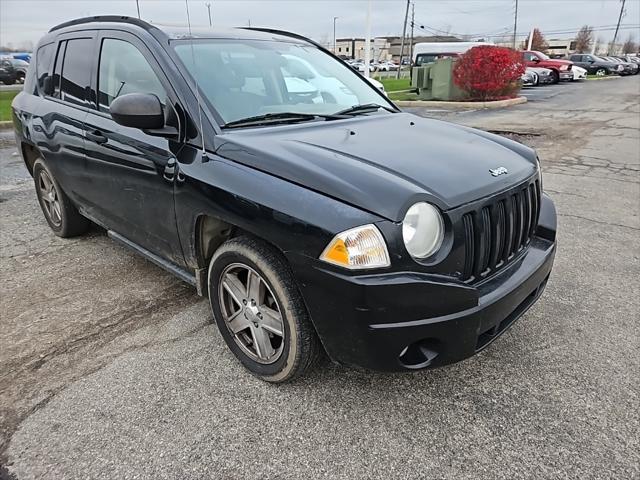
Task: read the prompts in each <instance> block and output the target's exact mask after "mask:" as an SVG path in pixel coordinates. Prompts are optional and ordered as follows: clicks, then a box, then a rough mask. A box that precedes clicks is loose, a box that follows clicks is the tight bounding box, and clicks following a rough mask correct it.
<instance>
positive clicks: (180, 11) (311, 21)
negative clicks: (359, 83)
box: [0, 0, 640, 48]
mask: <svg viewBox="0 0 640 480" xmlns="http://www.w3.org/2000/svg"><path fill="white" fill-rule="evenodd" d="M207 1H208V2H210V3H211V4H212V6H211V11H212V16H213V24H214V27H215V26H219V27H233V26H243V25H247V24H248V23H249V22H250V23H251V25H253V26H268V27H272V28H281V29H285V30H290V31H294V32H297V33H301V34H303V35H306V36H309V37H312V38H314V39H315V40H319V41H322V42H330V41H331V40H332V38H333V17H334V16H337V17H339V18H338V20H337V23H336V25H337V36H338V37H352V36H364V33H365V16H366V10H367V0H274V1H272V0H189V8H190V11H191V23H192V25H208V17H207V8H206V5H205V4H206V3H207ZM139 4H140V14H141V17H142V19H143V20H147V21H151V22H154V23H165V24H174V25H175V24H180V25H186V13H185V12H186V11H185V1H184V0H139ZM514 4H515V1H514V0H446V1H437V0H415V23H416V25H424V26H426V27H427V29H428V30H426V34H432V33H433V32H440V31H448V32H452V33H454V34H456V33H457V34H470V35H475V36H484V37H487V36H494V35H497V34H499V33H504V32H507V31H509V32H510V31H512V30H513V10H514ZM405 5H406V2H405V1H404V0H373V1H372V24H373V27H372V34H373V35H374V36H380V35H398V34H400V33H401V32H402V22H403V19H404V6H405ZM620 5H621V4H620V0H519V16H518V17H519V19H518V32H519V33H521V34H522V36H523V37H524V36H526V32H527V31H528V30H530V29H531V28H532V27H534V26H536V27H539V28H540V29H541V30H542V32H543V33H544V34H545V35H546V37H547V38H570V37H573V36H574V34H573V33H571V32H570V31H575V30H578V29H579V28H580V26H582V25H584V24H589V25H593V26H596V27H601V30H602V31H600V32H598V34H597V35H599V36H601V37H602V39H603V40H604V41H606V40H610V39H611V38H612V37H613V30H614V29H615V24H616V22H617V21H618V15H619V13H620ZM101 14H118V15H130V16H136V15H137V12H136V2H135V0H66V1H55V0H0V44H2V45H8V44H12V45H13V46H14V47H16V48H24V47H23V46H24V44H25V42H29V41H31V42H33V43H34V44H35V43H36V42H37V40H38V39H39V37H40V36H42V34H44V33H45V32H46V31H47V30H48V29H49V28H50V27H52V26H53V25H56V24H57V23H60V22H63V21H66V20H69V19H73V18H77V17H83V16H89V15H101ZM421 32H423V31H421V30H420V29H419V28H417V30H416V34H420V33H421ZM561 32H562V33H561ZM565 32H566V33H565ZM629 34H633V35H634V36H635V39H636V41H637V40H638V37H640V0H627V2H626V13H625V16H624V18H623V21H622V29H621V33H620V34H619V37H618V38H619V39H622V40H624V39H626V38H627V37H628V35H629Z"/></svg>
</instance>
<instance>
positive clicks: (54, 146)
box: [34, 31, 96, 208]
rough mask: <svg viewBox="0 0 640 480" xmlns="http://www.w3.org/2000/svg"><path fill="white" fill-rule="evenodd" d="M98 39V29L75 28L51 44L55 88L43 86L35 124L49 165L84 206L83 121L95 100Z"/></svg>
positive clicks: (76, 200)
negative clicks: (95, 56) (94, 84)
mask: <svg viewBox="0 0 640 480" xmlns="http://www.w3.org/2000/svg"><path fill="white" fill-rule="evenodd" d="M95 39H96V34H95V32H91V31H83V32H74V33H69V34H65V35H61V36H60V37H59V38H58V41H57V44H56V45H55V46H53V45H52V46H51V47H48V48H55V52H56V53H55V61H54V67H53V78H52V83H53V90H52V91H49V92H44V89H40V91H41V92H42V94H43V95H44V102H42V104H41V105H40V106H39V109H38V110H39V112H40V113H41V117H40V119H39V120H40V122H41V123H40V124H38V125H36V124H34V130H35V132H34V133H35V134H36V136H37V138H38V140H37V145H38V148H39V149H40V151H41V152H42V154H43V156H44V158H45V161H46V162H47V165H48V166H49V168H50V169H51V170H52V172H53V174H54V176H55V178H56V179H57V180H58V182H59V183H60V185H61V187H62V189H63V190H64V191H65V193H66V194H67V195H69V197H71V199H72V200H73V201H74V202H75V203H76V204H78V205H79V206H80V207H81V208H82V204H83V203H84V199H83V188H82V177H83V172H84V159H85V150H84V147H85V142H84V134H83V125H84V120H85V118H86V116H87V113H88V112H89V110H90V108H91V105H92V102H93V101H94V99H92V97H91V75H92V71H93V65H94V61H93V55H92V53H93V50H94V42H95ZM43 58H44V57H43ZM38 68H40V65H38ZM39 83H41V82H40V79H39Z"/></svg>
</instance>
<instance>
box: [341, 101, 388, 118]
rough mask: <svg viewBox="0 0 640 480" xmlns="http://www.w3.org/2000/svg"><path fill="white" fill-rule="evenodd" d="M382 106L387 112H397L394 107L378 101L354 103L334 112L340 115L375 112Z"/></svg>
mask: <svg viewBox="0 0 640 480" xmlns="http://www.w3.org/2000/svg"><path fill="white" fill-rule="evenodd" d="M381 108H384V109H385V110H386V111H387V112H391V113H396V111H395V110H394V109H393V108H391V107H387V106H385V105H379V104H377V103H364V104H362V105H354V106H352V107H349V108H346V109H344V110H340V111H339V112H336V113H334V115H335V116H340V115H359V114H361V113H373V112H377V111H378V110H380V109H381Z"/></svg>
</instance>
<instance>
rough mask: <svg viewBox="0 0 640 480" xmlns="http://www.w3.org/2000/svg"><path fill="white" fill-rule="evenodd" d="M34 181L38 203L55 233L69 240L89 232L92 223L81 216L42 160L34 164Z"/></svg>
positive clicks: (39, 159)
mask: <svg viewBox="0 0 640 480" xmlns="http://www.w3.org/2000/svg"><path fill="white" fill-rule="evenodd" d="M33 180H34V182H35V186H36V195H37V196H38V203H40V208H41V209H42V213H43V214H44V218H45V220H46V221H47V223H48V224H49V227H51V230H53V233H55V234H56V235H57V236H58V237H62V238H69V237H75V236H78V235H82V234H83V233H85V232H86V231H87V229H88V228H89V225H90V224H91V222H89V220H87V219H86V218H85V217H83V216H82V215H80V213H79V212H78V210H77V209H76V207H75V205H73V203H71V200H69V197H67V195H66V194H65V193H64V192H63V191H62V189H61V188H60V184H59V183H58V182H57V181H56V179H55V177H54V176H53V174H52V173H51V170H49V168H48V167H47V165H46V164H45V163H44V161H43V160H42V158H38V159H36V161H35V162H34V164H33Z"/></svg>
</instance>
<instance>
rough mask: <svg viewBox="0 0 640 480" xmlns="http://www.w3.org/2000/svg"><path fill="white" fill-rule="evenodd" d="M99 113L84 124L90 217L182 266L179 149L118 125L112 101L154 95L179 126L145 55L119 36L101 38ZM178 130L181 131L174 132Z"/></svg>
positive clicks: (166, 90)
mask: <svg viewBox="0 0 640 480" xmlns="http://www.w3.org/2000/svg"><path fill="white" fill-rule="evenodd" d="M96 48H97V50H98V51H97V52H96V55H97V56H98V58H99V59H100V60H99V65H98V68H97V75H96V82H95V83H94V87H95V91H96V92H97V108H96V109H94V110H93V111H91V112H90V113H89V114H88V115H87V118H86V119H85V125H84V135H85V144H86V152H87V158H86V173H85V181H86V183H87V184H86V185H85V188H84V191H85V192H88V193H86V196H87V204H88V207H87V208H88V209H90V211H89V212H88V213H89V215H90V216H92V217H93V218H95V219H96V220H98V221H99V222H100V223H102V224H104V225H105V226H106V227H107V228H110V229H112V230H115V231H116V232H118V233H119V234H121V235H123V236H124V237H126V238H128V239H129V240H131V241H133V242H135V243H137V244H139V245H141V246H143V247H144V248H146V249H147V250H149V251H151V252H153V253H155V254H157V255H160V256H162V257H164V258H166V259H168V260H170V261H172V262H173V263H175V264H177V265H184V257H183V255H182V248H181V246H180V241H179V238H178V233H177V228H176V218H175V208H174V198H173V195H174V192H173V188H174V181H175V170H176V167H175V165H176V154H177V152H178V150H179V149H180V146H181V144H180V143H179V142H177V141H175V140H170V139H167V138H163V137H159V136H152V135H148V134H146V133H145V132H143V131H142V130H138V129H135V128H130V127H123V126H121V125H119V124H117V123H116V122H115V121H114V120H113V119H112V118H111V115H110V113H109V106H110V104H111V102H112V101H113V100H114V99H115V98H117V97H118V96H120V95H125V94H128V93H153V94H155V95H156V96H157V97H158V98H159V99H160V101H161V102H162V103H163V105H164V106H165V112H166V115H165V116H166V118H167V119H168V121H169V122H170V123H172V122H173V121H175V122H177V117H176V115H175V111H174V110H173V107H172V105H174V101H175V95H174V94H173V92H172V90H171V88H170V86H169V82H168V81H167V79H166V77H165V76H164V74H163V73H162V72H161V70H160V69H159V67H158V65H157V64H156V62H155V61H154V59H153V57H152V55H151V53H150V52H149V51H148V49H147V48H146V47H145V46H144V45H143V44H142V43H141V42H140V41H139V40H138V39H137V38H136V37H134V36H132V35H129V34H126V33H124V32H116V31H104V32H100V34H99V37H98V42H97V47H96ZM175 126H178V125H175Z"/></svg>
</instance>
